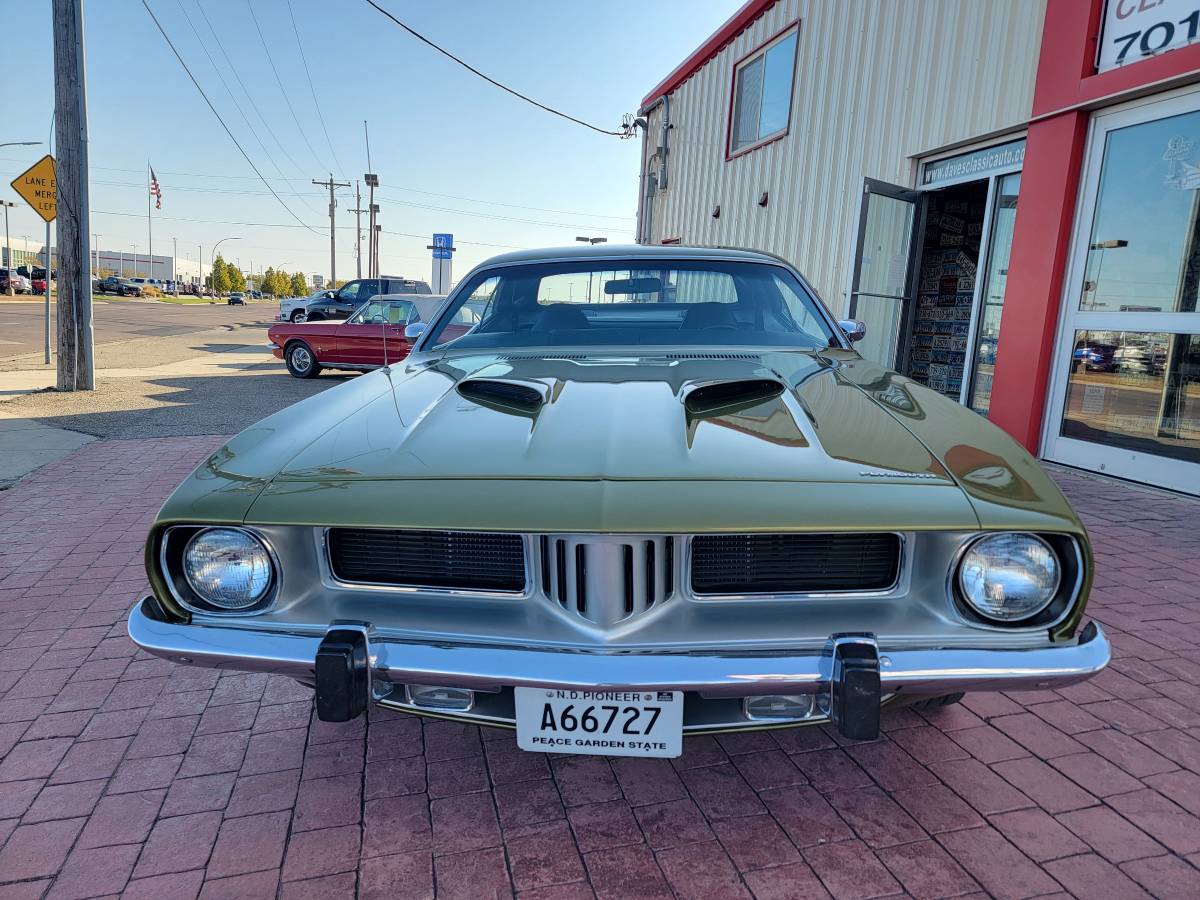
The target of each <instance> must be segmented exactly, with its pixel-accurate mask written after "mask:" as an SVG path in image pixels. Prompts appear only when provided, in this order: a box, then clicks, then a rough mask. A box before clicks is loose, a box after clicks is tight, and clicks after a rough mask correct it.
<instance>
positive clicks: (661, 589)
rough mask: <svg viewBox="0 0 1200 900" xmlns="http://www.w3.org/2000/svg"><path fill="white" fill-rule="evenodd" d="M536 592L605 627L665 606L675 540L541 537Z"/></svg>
mask: <svg viewBox="0 0 1200 900" xmlns="http://www.w3.org/2000/svg"><path fill="white" fill-rule="evenodd" d="M539 547H540V550H541V553H540V556H541V559H540V561H539V567H540V571H541V587H542V593H544V594H545V595H546V597H548V598H549V599H550V601H551V602H552V603H556V604H558V605H559V606H560V607H561V608H562V609H563V610H565V611H567V612H568V613H570V614H572V615H574V616H577V617H579V618H581V619H584V620H585V621H587V622H591V623H592V624H594V625H600V626H609V625H615V624H617V623H618V622H623V621H625V620H628V619H631V618H634V617H635V616H638V615H641V614H642V613H645V612H649V611H650V610H651V609H653V608H655V607H656V606H659V605H660V604H662V603H664V602H666V600H667V599H668V598H670V596H671V594H673V593H674V591H675V539H674V538H673V537H662V536H632V535H602V534H582V535H542V536H541V538H540V539H539Z"/></svg>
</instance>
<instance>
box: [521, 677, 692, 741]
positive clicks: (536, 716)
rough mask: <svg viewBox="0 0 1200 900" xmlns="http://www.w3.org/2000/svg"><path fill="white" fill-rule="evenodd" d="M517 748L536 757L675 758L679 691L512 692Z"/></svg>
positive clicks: (680, 701) (680, 706) (680, 729)
mask: <svg viewBox="0 0 1200 900" xmlns="http://www.w3.org/2000/svg"><path fill="white" fill-rule="evenodd" d="M513 693H514V696H515V700H516V711H517V746H519V747H520V748H521V749H522V750H532V751H534V752H536V753H591V754H596V755H602V756H663V757H669V756H678V755H679V754H680V753H682V752H683V692H682V691H568V690H557V689H547V688H521V687H519V688H514V689H513Z"/></svg>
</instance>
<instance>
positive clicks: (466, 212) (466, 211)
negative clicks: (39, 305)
mask: <svg viewBox="0 0 1200 900" xmlns="http://www.w3.org/2000/svg"><path fill="white" fill-rule="evenodd" d="M164 174H166V173H164ZM92 184H103V185H107V186H110V187H128V188H138V187H141V185H140V184H138V183H136V182H131V181H107V180H104V179H95V180H93V181H92ZM335 186H338V187H341V186H343V185H340V184H339V185H335ZM172 190H177V191H188V192H191V193H198V194H234V195H238V196H246V195H253V196H260V197H261V196H264V195H266V193H267V192H266V191H251V190H241V189H236V188H208V187H191V186H189V185H177V186H176V187H174V188H172ZM289 196H296V197H303V196H311V197H315V196H316V192H309V194H307V195H305V194H301V193H299V192H296V193H294V194H293V193H289ZM392 202H394V203H396V204H397V205H399V206H409V207H412V208H413V209H427V210H433V211H435V212H445V213H453V214H454V215H462V216H475V217H476V218H480V219H489V220H491V221H494V222H514V223H516V224H519V225H542V226H546V227H549V228H591V229H593V230H595V231H609V232H614V231H618V232H619V231H620V229H619V228H612V227H609V226H604V225H597V224H595V223H588V222H550V221H546V220H545V219H522V218H517V217H515V216H501V215H496V214H494V213H486V212H478V211H476V210H470V209H455V208H453V207H449V206H435V205H433V204H428V203H414V202H412V201H411V200H393V201H392Z"/></svg>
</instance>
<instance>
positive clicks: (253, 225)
mask: <svg viewBox="0 0 1200 900" xmlns="http://www.w3.org/2000/svg"><path fill="white" fill-rule="evenodd" d="M143 2H144V0H143ZM91 212H92V215H94V216H123V217H133V218H139V219H140V218H143V217H144V216H145V215H146V214H145V213H141V212H136V213H132V212H118V211H116V210H109V209H93V210H92V211H91ZM155 219H156V220H159V219H161V220H162V221H164V222H190V223H192V224H196V225H235V226H238V227H241V228H306V229H308V230H309V231H311V232H313V233H314V234H318V235H320V236H321V237H322V238H323V237H325V235H324V234H322V233H321V232H320V231H317V230H316V229H315V228H313V227H312V226H311V225H309V224H307V223H306V222H301V223H300V224H299V225H293V224H291V223H290V222H234V221H230V220H227V219H191V218H185V217H182V216H155ZM353 227H354V226H353V225H338V226H337V228H338V230H339V231H345V230H347V229H351V228H353ZM383 233H384V234H390V235H394V236H396V237H408V238H415V239H416V240H419V241H426V242H428V241H429V235H427V234H413V233H412V232H409V231H389V230H387V229H386V228H385V229H383ZM454 242H455V243H456V244H469V245H471V246H473V247H498V248H500V249H502V250H527V249H528V248H527V247H524V246H521V245H519V244H490V243H487V242H485V241H464V240H460V239H458V238H455V239H454Z"/></svg>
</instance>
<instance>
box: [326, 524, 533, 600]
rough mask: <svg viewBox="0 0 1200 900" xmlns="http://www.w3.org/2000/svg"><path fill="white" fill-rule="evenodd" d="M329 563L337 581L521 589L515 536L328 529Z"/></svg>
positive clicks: (519, 543)
mask: <svg viewBox="0 0 1200 900" xmlns="http://www.w3.org/2000/svg"><path fill="white" fill-rule="evenodd" d="M327 540H328V547H329V566H330V569H331V571H332V572H333V576H334V577H335V578H337V579H338V580H340V581H349V582H358V583H363V584H392V585H403V586H409V587H426V588H436V589H445V590H465V591H507V592H514V593H519V592H521V591H524V590H525V545H524V541H523V540H522V538H521V536H520V535H517V534H486V533H479V532H466V531H407V530H406V531H400V530H387V529H378V528H331V529H329V533H328V538H327Z"/></svg>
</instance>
